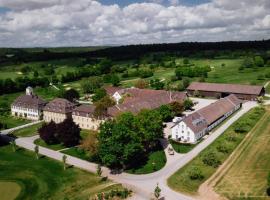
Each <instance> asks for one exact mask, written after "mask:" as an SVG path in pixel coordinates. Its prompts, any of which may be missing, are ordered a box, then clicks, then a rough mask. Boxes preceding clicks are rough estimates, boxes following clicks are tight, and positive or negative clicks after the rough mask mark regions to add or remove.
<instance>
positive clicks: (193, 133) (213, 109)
mask: <svg viewBox="0 0 270 200" xmlns="http://www.w3.org/2000/svg"><path fill="white" fill-rule="evenodd" d="M241 105H242V101H241V100H239V99H238V98H237V97H236V96H235V95H229V96H228V97H225V98H222V99H220V100H218V101H216V102H215V103H212V104H210V105H209V106H206V107H204V108H202V109H200V110H198V111H196V112H194V113H192V114H190V115H188V116H187V117H184V118H182V119H181V120H179V121H178V122H176V123H175V124H174V126H173V127H172V128H171V136H172V139H174V140H176V141H180V142H184V143H196V142H197V141H198V140H200V139H201V138H202V137H203V136H204V135H205V134H206V133H208V132H210V131H211V130H212V129H213V128H215V127H216V126H218V125H219V124H220V123H221V122H223V121H224V120H225V119H226V118H228V117H229V116H230V115H232V114H233V113H234V112H235V111H237V110H238V109H239V108H240V107H241Z"/></svg>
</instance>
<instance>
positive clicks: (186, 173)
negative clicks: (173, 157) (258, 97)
mask: <svg viewBox="0 0 270 200" xmlns="http://www.w3.org/2000/svg"><path fill="white" fill-rule="evenodd" d="M264 113H265V110H264V109H263V108H254V109H252V110H251V111H249V112H248V113H246V114H245V115H244V116H242V117H241V118H240V119H239V120H238V121H237V122H235V123H234V124H233V125H231V126H230V127H229V128H228V129H227V130H226V131H225V132H224V133H223V134H222V135H221V136H220V137H219V138H217V139H216V140H215V141H214V142H213V143H212V144H211V145H209V146H208V147H207V148H206V149H204V150H203V151H202V152H201V153H200V154H199V155H198V156H197V157H196V158H194V159H193V160H192V161H191V162H189V163H188V164H187V165H185V166H184V167H183V168H181V169H179V170H178V171H177V172H176V173H174V174H173V175H172V176H171V177H170V178H169V179H168V180H167V182H168V185H169V187H171V188H172V189H173V190H175V191H179V192H183V193H188V194H196V192H197V190H198V188H199V186H200V185H201V184H202V183H203V182H204V181H205V180H207V179H208V178H209V177H210V176H211V175H212V174H213V173H215V171H216V170H217V168H216V167H213V166H209V165H206V164H205V162H203V160H204V159H205V158H207V157H209V153H215V154H216V159H215V161H219V162H220V163H223V162H224V161H225V160H226V159H227V158H228V156H229V155H230V154H231V153H232V152H233V150H234V149H235V148H236V147H237V146H238V144H239V143H240V142H241V141H242V140H243V139H244V138H245V135H246V133H236V132H235V127H239V125H238V123H244V122H247V123H248V124H249V125H248V126H247V128H248V130H247V131H250V130H251V129H252V128H253V127H254V126H255V124H256V123H257V122H258V121H259V119H260V118H261V117H262V116H263V114H264ZM220 149H222V150H220ZM224 150H226V151H224ZM195 167H196V168H197V169H196V171H198V169H199V170H200V171H201V173H200V175H201V176H202V177H201V178H199V179H195V180H194V179H191V178H190V174H191V169H194V168H195Z"/></svg>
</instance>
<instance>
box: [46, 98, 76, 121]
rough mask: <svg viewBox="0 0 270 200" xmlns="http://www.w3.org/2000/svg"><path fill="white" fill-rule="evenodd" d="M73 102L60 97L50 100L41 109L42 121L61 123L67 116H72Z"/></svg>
mask: <svg viewBox="0 0 270 200" xmlns="http://www.w3.org/2000/svg"><path fill="white" fill-rule="evenodd" d="M74 108H75V104H73V103H71V102H70V101H68V100H66V99H62V98H57V99H54V100H52V101H50V102H49V103H48V104H47V105H46V106H45V107H44V109H43V115H44V121H45V122H50V121H54V122H55V123H57V124H58V123H61V122H63V121H64V120H65V119H67V118H72V111H73V109H74Z"/></svg>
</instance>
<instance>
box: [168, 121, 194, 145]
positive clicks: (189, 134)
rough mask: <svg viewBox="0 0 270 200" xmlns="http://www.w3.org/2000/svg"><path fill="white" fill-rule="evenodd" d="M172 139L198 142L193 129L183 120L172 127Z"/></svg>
mask: <svg viewBox="0 0 270 200" xmlns="http://www.w3.org/2000/svg"><path fill="white" fill-rule="evenodd" d="M172 139H174V140H178V141H183V142H187V143H195V142H196V138H195V135H194V133H193V131H192V130H191V129H190V128H189V127H188V126H187V125H186V123H185V122H183V121H181V122H180V123H178V124H177V125H176V126H174V127H173V128H172Z"/></svg>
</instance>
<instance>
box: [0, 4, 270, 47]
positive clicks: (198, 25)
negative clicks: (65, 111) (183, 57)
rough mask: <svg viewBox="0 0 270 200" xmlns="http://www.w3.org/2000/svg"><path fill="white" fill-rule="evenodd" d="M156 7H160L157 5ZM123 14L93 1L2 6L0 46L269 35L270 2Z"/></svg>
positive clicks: (135, 9)
mask: <svg viewBox="0 0 270 200" xmlns="http://www.w3.org/2000/svg"><path fill="white" fill-rule="evenodd" d="M153 1H155V2H156V3H155V2H153ZM153 1H152V3H134V4H131V5H129V6H126V7H124V8H120V7H119V6H118V5H116V4H115V5H111V6H108V5H106V6H105V5H102V4H101V3H99V2H97V1H93V0H76V1H74V0H46V1H44V0H12V1H11V0H0V6H4V7H8V8H10V9H11V11H8V12H6V13H4V14H2V15H0V45H1V46H68V45H102V44H131V43H154V42H180V41H217V40H252V39H262V38H267V37H269V35H270V15H269V13H270V1H269V0H257V1H256V2H255V1H254V0H238V1H232V0H213V1H212V2H209V3H205V4H201V5H194V6H184V5H181V1H180V4H179V1H178V0H168V2H170V6H169V7H166V6H163V5H161V4H159V3H162V1H163V0H153Z"/></svg>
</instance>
